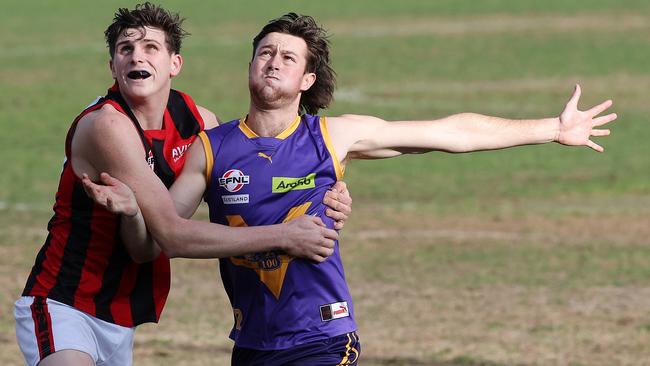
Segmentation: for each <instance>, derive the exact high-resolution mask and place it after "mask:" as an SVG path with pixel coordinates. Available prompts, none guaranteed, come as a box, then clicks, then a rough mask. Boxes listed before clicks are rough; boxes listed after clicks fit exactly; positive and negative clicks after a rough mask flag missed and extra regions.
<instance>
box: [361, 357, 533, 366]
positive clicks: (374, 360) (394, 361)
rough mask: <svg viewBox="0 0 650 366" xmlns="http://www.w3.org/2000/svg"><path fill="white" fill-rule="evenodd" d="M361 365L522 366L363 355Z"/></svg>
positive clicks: (462, 360) (464, 358) (471, 360)
mask: <svg viewBox="0 0 650 366" xmlns="http://www.w3.org/2000/svg"><path fill="white" fill-rule="evenodd" d="M359 361H360V362H359V364H360V365H378V366H383V365H386V366H389V365H390V366H521V365H514V364H513V365H508V364H504V363H497V362H492V361H485V360H477V359H473V358H469V357H456V358H454V359H452V360H448V361H436V360H421V359H415V358H409V357H387V358H382V357H364V356H363V355H361V359H360V360H359Z"/></svg>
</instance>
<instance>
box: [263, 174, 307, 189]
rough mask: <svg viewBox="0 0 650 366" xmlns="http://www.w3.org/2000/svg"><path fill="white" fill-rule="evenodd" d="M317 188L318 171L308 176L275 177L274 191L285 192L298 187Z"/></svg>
mask: <svg viewBox="0 0 650 366" xmlns="http://www.w3.org/2000/svg"><path fill="white" fill-rule="evenodd" d="M309 188H316V173H311V174H309V175H308V176H306V177H298V178H294V177H273V190H272V191H273V193H285V192H289V191H293V190H298V189H309Z"/></svg>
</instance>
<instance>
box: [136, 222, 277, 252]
mask: <svg viewBox="0 0 650 366" xmlns="http://www.w3.org/2000/svg"><path fill="white" fill-rule="evenodd" d="M149 227H150V230H151V235H152V236H153V237H154V239H155V240H156V242H157V243H158V244H159V245H160V248H161V249H162V250H163V252H165V254H166V255H167V256H168V257H170V258H174V257H183V258H224V257H230V256H235V255H243V254H249V253H257V252H264V251H270V250H284V249H285V248H284V241H283V239H284V235H283V225H282V224H280V225H270V226H259V227H228V226H224V225H218V224H213V223H208V222H201V221H194V220H185V219H182V218H180V217H176V218H174V219H172V220H170V221H166V222H164V223H154V222H152V223H150V225H149Z"/></svg>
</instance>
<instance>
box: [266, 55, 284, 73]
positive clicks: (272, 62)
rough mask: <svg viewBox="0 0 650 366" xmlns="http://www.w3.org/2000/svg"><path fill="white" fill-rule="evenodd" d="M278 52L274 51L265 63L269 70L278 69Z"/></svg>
mask: <svg viewBox="0 0 650 366" xmlns="http://www.w3.org/2000/svg"><path fill="white" fill-rule="evenodd" d="M280 64H281V62H280V53H279V52H276V53H275V54H274V55H273V56H271V58H270V59H269V61H268V62H267V64H266V67H267V69H268V70H269V71H270V70H279V69H280Z"/></svg>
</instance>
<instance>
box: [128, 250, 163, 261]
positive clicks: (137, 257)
mask: <svg viewBox="0 0 650 366" xmlns="http://www.w3.org/2000/svg"><path fill="white" fill-rule="evenodd" d="M158 255H160V251H157V252H156V253H151V254H134V253H131V260H132V261H133V262H134V263H136V264H144V263H148V262H153V261H154V260H155V259H156V258H158Z"/></svg>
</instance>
